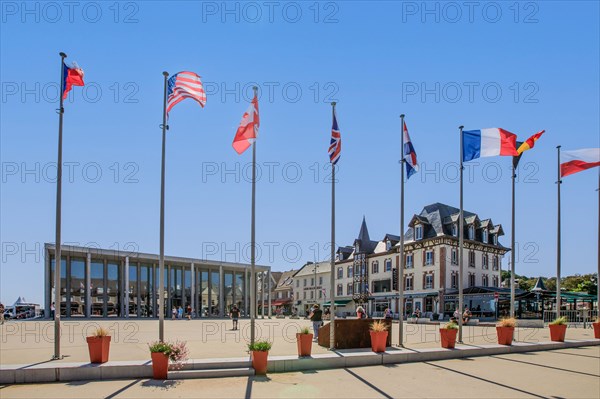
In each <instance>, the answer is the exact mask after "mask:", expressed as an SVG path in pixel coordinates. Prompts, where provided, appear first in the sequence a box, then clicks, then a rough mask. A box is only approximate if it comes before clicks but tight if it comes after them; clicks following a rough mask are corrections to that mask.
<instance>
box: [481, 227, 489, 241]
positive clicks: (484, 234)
mask: <svg viewBox="0 0 600 399" xmlns="http://www.w3.org/2000/svg"><path fill="white" fill-rule="evenodd" d="M481 241H483V243H484V244H487V243H488V232H487V230H483V234H482V237H481Z"/></svg>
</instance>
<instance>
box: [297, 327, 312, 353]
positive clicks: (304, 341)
mask: <svg viewBox="0 0 600 399" xmlns="http://www.w3.org/2000/svg"><path fill="white" fill-rule="evenodd" d="M312 340H313V335H312V334H300V333H297V334H296V342H297V343H298V356H310V353H311V351H312Z"/></svg>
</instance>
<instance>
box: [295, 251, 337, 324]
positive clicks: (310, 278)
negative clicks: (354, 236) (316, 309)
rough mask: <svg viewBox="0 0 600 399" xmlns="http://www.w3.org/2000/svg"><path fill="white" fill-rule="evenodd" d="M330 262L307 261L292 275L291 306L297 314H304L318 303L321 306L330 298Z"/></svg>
mask: <svg viewBox="0 0 600 399" xmlns="http://www.w3.org/2000/svg"><path fill="white" fill-rule="evenodd" d="M330 284H331V264H330V263H329V262H321V263H316V264H315V263H308V264H306V265H304V266H303V267H302V268H301V269H300V270H298V272H297V273H296V274H295V275H294V280H293V291H294V301H293V305H292V306H293V308H295V309H296V310H297V312H298V315H299V316H306V315H307V314H308V312H309V309H310V307H312V305H314V304H315V303H318V304H319V305H320V306H321V307H323V304H324V303H325V302H327V301H329V298H330Z"/></svg>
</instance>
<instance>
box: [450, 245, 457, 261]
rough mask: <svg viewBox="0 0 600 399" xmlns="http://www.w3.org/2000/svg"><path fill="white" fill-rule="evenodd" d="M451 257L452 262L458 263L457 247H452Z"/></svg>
mask: <svg viewBox="0 0 600 399" xmlns="http://www.w3.org/2000/svg"><path fill="white" fill-rule="evenodd" d="M451 258H452V264H453V265H458V249H456V248H452V255H451Z"/></svg>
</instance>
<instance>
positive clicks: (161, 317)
mask: <svg viewBox="0 0 600 399" xmlns="http://www.w3.org/2000/svg"><path fill="white" fill-rule="evenodd" d="M163 76H164V81H165V82H164V92H163V123H162V125H161V127H162V163H161V169H160V257H159V261H158V265H159V267H158V269H159V271H158V273H159V276H158V307H157V312H158V339H159V341H161V342H163V341H164V339H165V325H164V324H165V309H164V302H165V146H166V141H167V130H168V129H169V126H168V125H167V79H168V78H169V73H168V72H163Z"/></svg>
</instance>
